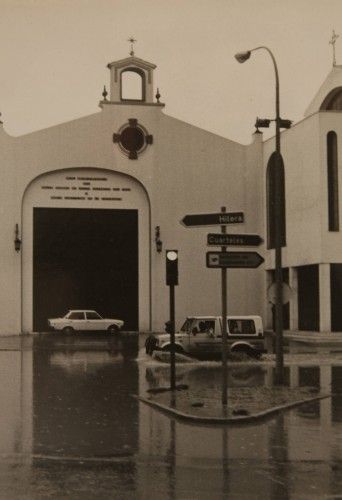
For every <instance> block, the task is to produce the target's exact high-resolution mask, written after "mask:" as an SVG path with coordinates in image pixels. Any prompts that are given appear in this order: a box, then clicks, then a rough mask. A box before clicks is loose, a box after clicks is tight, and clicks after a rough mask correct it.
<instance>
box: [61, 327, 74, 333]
mask: <svg viewBox="0 0 342 500" xmlns="http://www.w3.org/2000/svg"><path fill="white" fill-rule="evenodd" d="M62 332H63V333H66V334H67V335H70V334H71V333H74V332H75V330H74V329H73V327H72V326H66V327H65V328H63V330H62Z"/></svg>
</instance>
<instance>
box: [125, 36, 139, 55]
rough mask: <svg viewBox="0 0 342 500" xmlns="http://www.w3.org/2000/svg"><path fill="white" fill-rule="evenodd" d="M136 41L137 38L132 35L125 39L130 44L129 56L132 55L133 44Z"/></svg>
mask: <svg viewBox="0 0 342 500" xmlns="http://www.w3.org/2000/svg"><path fill="white" fill-rule="evenodd" d="M136 41H137V40H136V39H135V38H134V37H132V36H131V37H130V38H129V39H128V40H127V42H130V44H131V50H130V53H129V55H130V56H134V44H135V43H136Z"/></svg>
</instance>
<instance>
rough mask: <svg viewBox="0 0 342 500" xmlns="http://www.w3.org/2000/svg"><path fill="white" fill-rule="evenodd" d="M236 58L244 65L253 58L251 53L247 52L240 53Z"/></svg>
mask: <svg viewBox="0 0 342 500" xmlns="http://www.w3.org/2000/svg"><path fill="white" fill-rule="evenodd" d="M234 57H235V59H236V60H237V61H238V62H239V63H244V62H245V61H247V59H249V58H250V57H251V51H250V50H246V51H245V52H238V53H237V54H235V56H234Z"/></svg>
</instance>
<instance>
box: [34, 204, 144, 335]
mask: <svg viewBox="0 0 342 500" xmlns="http://www.w3.org/2000/svg"><path fill="white" fill-rule="evenodd" d="M33 222H34V241H33V328H34V331H46V330H47V329H48V326H47V319H48V318H51V317H58V316H61V315H64V314H65V313H66V312H67V310H68V309H95V310H96V311H98V312H99V313H100V314H101V315H103V316H105V317H114V318H120V319H123V320H124V321H125V329H129V330H137V329H138V212H137V210H105V209H104V210H102V209H72V208H34V212H33Z"/></svg>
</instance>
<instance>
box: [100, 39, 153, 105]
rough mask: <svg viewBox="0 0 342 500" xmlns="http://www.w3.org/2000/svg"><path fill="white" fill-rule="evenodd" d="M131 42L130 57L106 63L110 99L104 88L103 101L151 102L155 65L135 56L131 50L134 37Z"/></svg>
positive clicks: (115, 102)
mask: <svg viewBox="0 0 342 500" xmlns="http://www.w3.org/2000/svg"><path fill="white" fill-rule="evenodd" d="M128 41H129V42H131V51H130V57H127V58H125V59H120V60H119V61H114V62H111V63H109V64H108V65H107V67H108V68H109V70H110V99H109V100H108V99H107V92H106V90H104V93H103V97H104V101H102V104H103V103H104V102H108V103H112V104H117V103H120V104H135V103H147V104H151V103H153V71H154V70H155V69H156V67H157V66H156V65H155V64H152V63H149V62H147V61H144V60H143V59H140V58H139V57H136V56H135V54H134V50H133V43H135V42H136V40H135V39H134V38H130V39H129V40H128Z"/></svg>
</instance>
